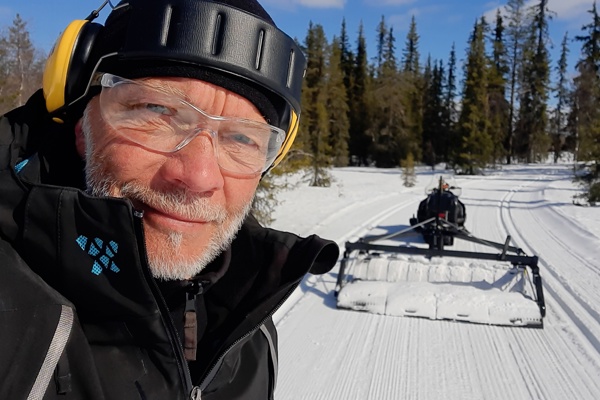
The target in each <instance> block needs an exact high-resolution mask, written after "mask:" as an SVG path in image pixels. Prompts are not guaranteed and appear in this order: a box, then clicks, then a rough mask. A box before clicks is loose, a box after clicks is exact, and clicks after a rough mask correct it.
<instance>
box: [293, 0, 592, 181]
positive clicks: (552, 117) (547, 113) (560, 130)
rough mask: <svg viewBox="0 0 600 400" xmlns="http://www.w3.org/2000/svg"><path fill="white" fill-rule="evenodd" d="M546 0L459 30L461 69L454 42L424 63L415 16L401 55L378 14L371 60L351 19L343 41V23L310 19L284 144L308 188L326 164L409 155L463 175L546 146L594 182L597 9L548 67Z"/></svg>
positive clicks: (385, 163)
mask: <svg viewBox="0 0 600 400" xmlns="http://www.w3.org/2000/svg"><path fill="white" fill-rule="evenodd" d="M547 3H548V1H547V0H542V1H538V2H537V4H534V5H533V6H531V7H526V6H525V1H524V0H509V1H508V2H507V3H506V4H505V5H504V6H503V7H502V9H499V10H498V12H497V14H496V16H495V20H494V21H486V19H485V18H484V17H482V18H480V19H478V20H477V21H476V22H475V23H474V26H473V29H472V32H471V34H470V36H469V37H468V38H466V43H467V52H466V56H465V62H464V65H463V68H464V69H463V70H462V71H457V62H456V60H457V57H456V51H455V45H453V46H452V48H451V49H448V50H449V58H448V61H447V62H444V61H442V60H432V59H431V58H430V57H428V58H426V59H425V60H423V58H422V56H421V51H422V49H421V48H420V46H419V34H418V29H417V22H416V21H415V18H414V17H413V19H412V22H411V24H410V28H409V31H408V33H407V35H406V38H405V39H404V43H403V44H402V48H401V49H400V51H398V47H399V46H397V42H396V37H395V36H394V32H393V28H390V27H389V26H388V25H387V23H386V20H385V18H384V17H382V18H381V22H380V23H379V25H378V26H377V27H376V33H377V41H376V43H377V48H376V52H375V56H374V57H369V56H368V55H367V50H366V44H365V43H366V40H365V34H364V29H363V26H362V25H361V26H360V27H359V31H358V38H357V39H356V41H355V43H356V45H355V46H351V45H350V38H349V37H348V33H347V31H346V24H345V21H343V22H342V26H341V30H340V33H339V36H338V35H336V36H333V39H332V40H331V41H329V40H328V39H327V37H326V35H325V32H324V30H323V27H322V26H321V25H320V24H317V23H311V24H310V25H309V29H308V33H307V36H306V38H305V39H304V42H303V43H302V44H301V45H302V46H303V48H304V50H305V53H306V55H307V57H308V69H307V71H306V79H305V86H304V91H303V99H302V118H301V124H300V131H299V134H298V138H297V140H296V145H295V147H294V149H295V151H296V153H297V154H298V155H299V156H302V155H303V156H304V157H297V158H296V161H297V162H300V161H299V160H301V159H303V160H304V162H305V163H307V164H309V165H310V166H311V168H312V170H313V171H314V180H313V183H314V184H319V180H320V178H319V176H320V175H323V174H324V172H323V171H324V170H326V168H327V167H328V166H346V165H374V166H377V167H397V166H402V165H410V164H411V162H412V161H411V160H414V162H416V163H422V164H427V165H431V166H433V165H436V164H438V163H446V164H447V165H448V166H450V167H451V168H454V169H455V170H456V171H457V172H459V173H467V174H472V173H477V172H478V171H480V170H481V169H482V168H484V167H493V166H496V165H499V164H511V163H516V162H528V163H531V162H537V161H540V160H546V159H547V157H548V154H553V155H554V158H555V160H558V159H559V157H560V156H561V153H562V152H566V151H568V152H571V153H573V154H575V155H576V158H577V160H578V161H580V162H583V163H587V164H588V166H589V167H590V168H591V171H592V174H593V175H594V179H597V178H598V173H599V168H598V160H600V107H599V104H600V102H599V100H600V76H599V73H598V69H599V67H600V17H599V15H598V13H597V10H596V4H595V3H594V5H593V7H592V9H591V10H589V11H588V12H589V15H590V18H589V19H590V23H589V24H587V25H584V26H582V27H581V34H580V35H577V36H574V37H572V38H571V37H569V36H568V35H567V33H565V35H564V39H563V41H562V44H561V49H560V58H559V60H558V62H557V63H556V64H555V65H551V63H550V58H549V51H548V49H549V46H550V43H549V33H548V26H549V23H550V21H551V17H552V15H553V13H552V12H551V11H550V10H549V9H548V7H547ZM571 48H577V51H580V53H581V57H580V59H579V60H578V61H577V64H576V65H575V66H568V65H567V58H568V53H569V51H570V50H571ZM424 50H425V51H426V50H427V49H424ZM568 67H569V68H574V70H575V76H569V74H568V73H567V68H568ZM552 70H555V71H556V73H555V74H554V75H555V76H557V80H556V81H554V82H553V81H552V80H551V75H552V74H551V71H552ZM571 75H572V74H571ZM550 99H553V101H552V102H550V101H549V100H550ZM550 103H551V104H552V105H550ZM293 160H294V158H293V157H292V158H291V159H290V161H289V162H291V161H293Z"/></svg>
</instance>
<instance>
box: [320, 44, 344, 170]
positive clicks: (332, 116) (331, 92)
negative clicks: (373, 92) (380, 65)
mask: <svg viewBox="0 0 600 400" xmlns="http://www.w3.org/2000/svg"><path fill="white" fill-rule="evenodd" d="M340 53H341V46H340V41H339V39H337V38H335V37H334V39H333V42H332V44H331V52H330V54H329V62H328V65H327V85H326V88H325V93H326V94H327V113H328V117H329V119H328V121H329V147H330V149H331V158H332V162H333V165H334V166H335V167H345V166H347V165H348V156H349V154H348V139H349V137H350V134H349V130H350V122H349V120H348V96H347V94H346V87H345V86H344V74H343V72H342V69H341V65H340V59H341V57H340Z"/></svg>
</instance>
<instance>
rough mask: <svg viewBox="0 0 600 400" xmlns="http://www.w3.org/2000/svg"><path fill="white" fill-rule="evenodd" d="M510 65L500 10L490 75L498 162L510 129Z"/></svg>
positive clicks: (492, 117)
mask: <svg viewBox="0 0 600 400" xmlns="http://www.w3.org/2000/svg"><path fill="white" fill-rule="evenodd" d="M507 74H508V65H507V59H506V47H505V43H504V22H503V18H502V14H501V13H500V10H498V12H497V13H496V26H495V28H494V35H493V38H492V59H491V65H490V71H489V75H488V97H489V107H490V129H489V132H490V136H491V138H492V143H493V150H492V161H493V162H494V163H496V162H497V161H499V160H500V158H501V157H503V156H505V155H506V153H505V149H504V143H505V141H506V133H507V131H508V118H509V116H508V114H509V112H508V110H509V104H508V102H507V101H506V76H507Z"/></svg>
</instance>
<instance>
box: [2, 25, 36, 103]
mask: <svg viewBox="0 0 600 400" xmlns="http://www.w3.org/2000/svg"><path fill="white" fill-rule="evenodd" d="M0 67H1V71H0V113H4V112H6V111H8V110H9V109H12V108H14V107H18V106H21V105H23V104H25V101H26V100H27V98H29V96H30V95H31V94H33V92H34V91H35V90H37V89H38V88H40V87H41V85H42V74H43V70H44V57H43V54H41V53H40V52H39V51H38V50H36V49H35V47H34V45H33V43H32V42H31V39H30V37H29V31H28V29H27V22H25V21H23V19H22V18H21V16H20V15H19V14H17V15H16V17H15V18H14V20H13V23H12V25H11V26H9V28H8V35H2V36H0Z"/></svg>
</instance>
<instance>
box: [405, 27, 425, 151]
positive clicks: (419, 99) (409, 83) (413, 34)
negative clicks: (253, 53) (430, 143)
mask: <svg viewBox="0 0 600 400" xmlns="http://www.w3.org/2000/svg"><path fill="white" fill-rule="evenodd" d="M402 57H403V58H402V72H403V74H402V77H403V79H404V82H405V89H404V90H403V92H404V94H403V102H402V105H403V107H404V110H405V113H406V127H407V133H408V137H407V146H408V152H410V153H412V154H413V156H414V157H415V160H417V161H421V159H422V151H421V150H422V134H423V96H422V93H423V90H424V83H423V75H422V72H421V67H420V55H419V35H418V33H417V22H416V19H415V17H414V15H413V17H412V18H411V22H410V27H409V30H408V33H407V35H406V41H405V48H404V50H403V52H402Z"/></svg>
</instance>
